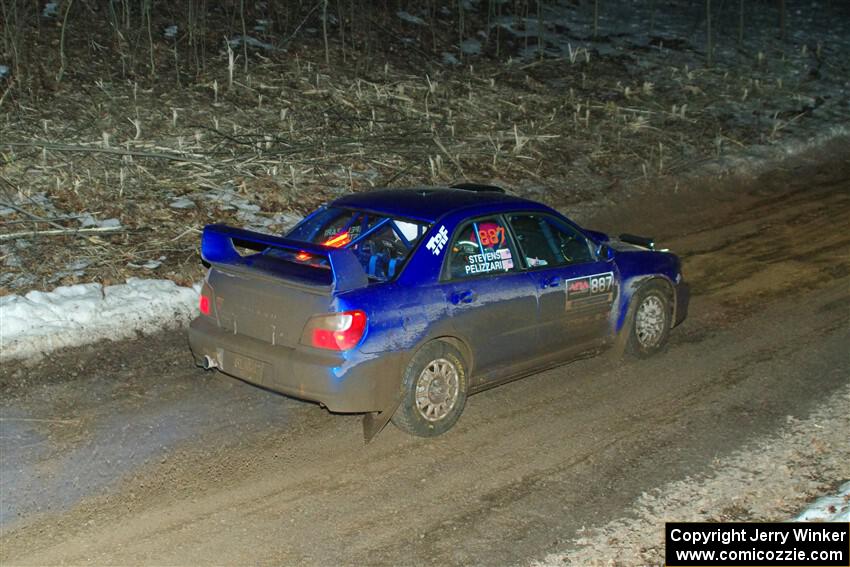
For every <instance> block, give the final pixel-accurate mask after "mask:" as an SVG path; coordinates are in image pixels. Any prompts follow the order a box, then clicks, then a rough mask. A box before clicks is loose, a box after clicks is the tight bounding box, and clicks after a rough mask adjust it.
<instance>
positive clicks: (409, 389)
mask: <svg viewBox="0 0 850 567" xmlns="http://www.w3.org/2000/svg"><path fill="white" fill-rule="evenodd" d="M467 387H468V376H467V370H466V363H465V362H464V360H463V356H462V355H461V354H460V352H459V351H458V350H457V349H456V348H454V347H453V346H451V345H450V344H448V343H445V342H442V341H434V342H431V343H428V344H427V345H425V346H424V347H422V348H421V349H420V350H419V352H417V353H416V355H415V356H414V357H413V359H412V360H411V361H410V363H409V364H408V365H407V368H405V371H404V376H403V377H402V389H403V398H402V401H401V404H400V405H399V407H398V409H397V410H396V412H395V414H394V415H393V417H392V422H393V424H395V426H396V427H398V428H399V429H402V430H403V431H407V432H408V433H411V434H413V435H417V436H420V437H435V436H437V435H441V434H443V433H445V432H446V431H448V430H449V429H451V427H452V426H453V425H454V424H455V423H456V422H457V420H458V418H459V417H460V414H461V413H462V412H463V407H464V405H465V404H466V392H467Z"/></svg>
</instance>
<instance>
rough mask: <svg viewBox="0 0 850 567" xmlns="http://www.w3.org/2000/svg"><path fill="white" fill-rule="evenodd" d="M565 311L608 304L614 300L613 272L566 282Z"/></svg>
mask: <svg viewBox="0 0 850 567" xmlns="http://www.w3.org/2000/svg"><path fill="white" fill-rule="evenodd" d="M566 289H567V305H566V308H567V310H568V311H569V310H571V309H576V308H579V307H584V306H589V305H598V304H600V303H609V302H611V301H613V299H614V292H615V291H616V285H615V282H614V272H605V273H602V274H594V275H592V276H582V277H580V278H572V279H569V280H567V281H566Z"/></svg>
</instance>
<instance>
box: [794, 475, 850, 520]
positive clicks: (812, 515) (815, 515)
mask: <svg viewBox="0 0 850 567" xmlns="http://www.w3.org/2000/svg"><path fill="white" fill-rule="evenodd" d="M794 521H795V522H850V482H847V483H845V484H844V485H843V486H842V487H841V488H840V489H838V494H835V495H834V496H824V497H823V498H818V499H817V500H815V501H814V502H812V504H811V505H810V506H809V507H808V508H806V509H805V510H803V512H802V513H801V514H800V515H799V516H797V517H796V518H794Z"/></svg>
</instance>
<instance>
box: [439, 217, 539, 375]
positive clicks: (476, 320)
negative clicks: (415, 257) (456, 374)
mask: <svg viewBox="0 0 850 567" xmlns="http://www.w3.org/2000/svg"><path fill="white" fill-rule="evenodd" d="M515 257H516V248H515V246H514V244H513V242H512V240H511V237H510V234H509V233H508V230H507V228H506V226H505V223H504V219H503V218H501V217H498V216H489V217H482V218H478V219H474V220H470V221H468V222H464V223H460V225H459V228H458V229H457V230H456V231H455V233H454V235H453V236H452V241H451V245H450V247H449V253H448V254H447V255H446V260H445V265H444V269H443V273H442V278H441V281H442V285H443V286H444V290H445V294H446V298H447V308H448V313H449V316H450V317H451V324H452V327H453V328H454V331H455V332H456V333H457V335H458V336H459V337H461V338H462V339H463V340H465V341H466V342H467V344H468V345H469V346H470V347H471V349H472V352H473V356H474V368H475V379H476V380H498V379H499V378H502V377H505V376H507V375H510V374H511V373H514V372H517V371H519V370H521V369H522V368H524V367H526V366H527V365H528V363H529V352H530V350H531V349H532V348H533V347H534V343H535V341H536V339H537V329H536V328H537V293H536V290H535V284H534V282H533V281H532V279H531V277H530V276H529V275H528V274H527V273H525V272H524V271H522V270H521V269H520V266H519V265H518V264H517V263H516V262H515Z"/></svg>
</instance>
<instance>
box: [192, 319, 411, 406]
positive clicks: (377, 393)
mask: <svg viewBox="0 0 850 567" xmlns="http://www.w3.org/2000/svg"><path fill="white" fill-rule="evenodd" d="M189 346H190V347H191V349H192V353H193V354H194V356H195V360H196V362H198V363H199V364H200V363H201V361H203V359H204V357H207V356H208V357H210V359H212V360H213V361H214V362H215V365H216V367H217V368H218V369H219V370H221V371H222V372H224V373H225V374H229V375H231V376H235V377H236V378H239V379H241V380H245V381H246V382H251V383H252V384H256V385H258V386H262V387H264V388H268V389H270V390H275V391H277V392H281V393H283V394H286V395H289V396H292V397H295V398H300V399H304V400H310V401H314V402H319V403H321V404H323V405H324V406H326V407H327V408H328V409H329V410H331V411H334V412H340V413H362V412H372V411H382V410H384V409H386V407H387V405H388V404H389V403H391V401H392V399H394V398H395V396H396V393H397V390H398V388H399V387H400V386H399V385H400V380H401V363H402V360H403V354H404V353H401V352H396V353H380V354H363V353H361V352H360V351H359V350H356V349H355V350H353V351H348V352H345V353H336V352H330V351H327V352H325V351H322V350H319V349H313V348H310V347H297V348H289V347H284V346H276V345H272V344H269V343H266V342H264V341H260V340H257V339H254V338H251V337H247V336H244V335H234V334H233V333H231V332H229V331H223V330H222V329H220V328H219V327H218V326H217V325H216V324H215V321H213V320H212V319H210V318H208V317H203V316H202V317H198V318H196V319H195V320H194V321H192V323H191V325H190V326H189Z"/></svg>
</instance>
